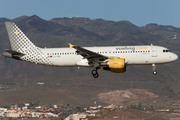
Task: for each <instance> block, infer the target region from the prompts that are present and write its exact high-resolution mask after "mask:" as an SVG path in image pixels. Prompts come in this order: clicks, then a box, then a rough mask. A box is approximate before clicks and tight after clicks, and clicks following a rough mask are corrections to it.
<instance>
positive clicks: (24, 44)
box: [5, 22, 37, 53]
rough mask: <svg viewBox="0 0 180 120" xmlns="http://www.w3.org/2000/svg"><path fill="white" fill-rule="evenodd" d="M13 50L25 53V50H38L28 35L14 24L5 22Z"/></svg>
mask: <svg viewBox="0 0 180 120" xmlns="http://www.w3.org/2000/svg"><path fill="white" fill-rule="evenodd" d="M5 24H6V29H7V32H8V36H9V39H10V43H11V47H12V50H14V51H17V52H21V53H25V50H32V49H37V47H36V46H35V45H34V44H33V43H32V42H31V41H30V40H29V39H28V38H27V37H26V35H25V34H24V33H23V32H22V31H21V30H20V29H19V28H18V27H17V26H16V24H14V23H13V22H5Z"/></svg>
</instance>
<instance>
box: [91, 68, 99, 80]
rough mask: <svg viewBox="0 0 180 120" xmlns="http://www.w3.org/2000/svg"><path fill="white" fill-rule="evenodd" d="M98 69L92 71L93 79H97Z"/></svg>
mask: <svg viewBox="0 0 180 120" xmlns="http://www.w3.org/2000/svg"><path fill="white" fill-rule="evenodd" d="M98 69H99V68H98V67H96V68H94V69H93V70H92V75H93V77H94V78H98V77H99V74H98V72H97V70H98Z"/></svg>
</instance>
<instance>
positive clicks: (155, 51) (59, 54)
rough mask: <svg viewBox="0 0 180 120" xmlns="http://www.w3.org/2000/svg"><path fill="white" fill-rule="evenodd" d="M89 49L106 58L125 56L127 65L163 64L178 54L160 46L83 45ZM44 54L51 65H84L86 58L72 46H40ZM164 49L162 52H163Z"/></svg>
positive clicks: (87, 65) (174, 58)
mask: <svg viewBox="0 0 180 120" xmlns="http://www.w3.org/2000/svg"><path fill="white" fill-rule="evenodd" d="M84 48H85V49H88V50H90V51H93V52H96V53H98V54H102V55H104V56H108V58H117V57H119V58H125V63H126V64H127V65H147V64H163V63H169V62H173V61H175V60H176V59H177V58H178V56H177V55H176V54H174V53H172V52H170V51H169V50H168V49H167V48H165V47H161V46H113V47H84ZM41 51H42V52H43V53H44V56H45V57H47V58H48V59H49V61H51V63H52V64H51V65H53V66H84V67H93V66H90V65H89V64H88V61H87V59H83V57H82V56H81V55H78V54H76V50H75V49H72V48H44V49H42V48H41ZM163 51H164V52H163Z"/></svg>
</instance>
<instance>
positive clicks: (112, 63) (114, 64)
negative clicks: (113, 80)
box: [108, 58, 126, 73]
mask: <svg viewBox="0 0 180 120" xmlns="http://www.w3.org/2000/svg"><path fill="white" fill-rule="evenodd" d="M108 61H109V68H110V71H111V72H114V73H124V72H126V66H125V59H124V58H115V59H108Z"/></svg>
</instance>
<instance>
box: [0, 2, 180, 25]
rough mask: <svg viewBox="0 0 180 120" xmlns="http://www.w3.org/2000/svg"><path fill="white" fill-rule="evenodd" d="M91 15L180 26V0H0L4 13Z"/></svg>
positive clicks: (13, 15)
mask: <svg viewBox="0 0 180 120" xmlns="http://www.w3.org/2000/svg"><path fill="white" fill-rule="evenodd" d="M34 14H36V15H37V16H39V17H41V18H43V19H45V20H50V19H52V18H56V17H70V14H71V17H88V18H91V19H97V18H102V19H105V20H113V21H121V20H127V21H130V22H132V23H133V24H135V25H137V26H144V25H146V24H149V23H157V24H160V25H172V26H175V27H179V28H180V0H0V17H6V18H10V19H14V18H17V17H20V16H22V15H27V16H31V15H34Z"/></svg>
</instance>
